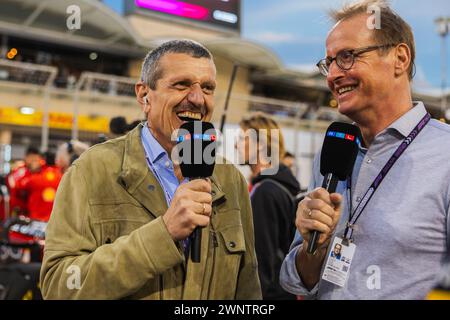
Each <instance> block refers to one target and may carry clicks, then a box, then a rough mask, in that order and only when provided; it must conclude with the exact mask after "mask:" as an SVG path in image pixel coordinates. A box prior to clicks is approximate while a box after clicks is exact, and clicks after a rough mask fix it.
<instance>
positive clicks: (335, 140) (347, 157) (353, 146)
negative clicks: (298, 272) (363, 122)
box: [307, 122, 361, 254]
mask: <svg viewBox="0 0 450 320" xmlns="http://www.w3.org/2000/svg"><path fill="white" fill-rule="evenodd" d="M360 144H361V131H360V130H359V128H358V127H357V126H355V125H352V124H348V123H342V122H334V123H332V124H331V125H330V127H329V128H328V130H327V133H326V135H325V140H324V142H323V147H322V153H321V157H320V173H321V174H322V175H323V176H324V179H323V183H322V188H324V189H326V190H327V191H328V192H329V193H334V192H335V191H336V187H337V184H338V182H339V181H344V180H346V179H347V178H348V177H349V176H351V174H352V171H353V166H354V164H355V160H356V156H357V155H358V146H359V145H360ZM319 237H320V232H319V231H312V232H311V237H310V241H309V243H308V248H307V249H308V250H307V252H308V253H309V254H314V253H315V252H316V250H317V242H318V240H319Z"/></svg>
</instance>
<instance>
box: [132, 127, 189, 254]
mask: <svg viewBox="0 0 450 320" xmlns="http://www.w3.org/2000/svg"><path fill="white" fill-rule="evenodd" d="M141 140H142V145H143V146H144V150H145V156H146V158H147V164H148V166H149V168H150V170H151V171H152V172H153V174H154V175H155V177H156V179H157V180H158V181H159V184H160V185H161V188H162V189H163V191H164V195H165V197H166V201H167V206H168V207H169V206H170V204H171V203H172V199H173V196H174V195H175V191H176V190H177V188H178V186H179V185H180V182H179V181H178V178H177V177H176V175H175V171H174V168H173V162H172V160H170V158H169V155H168V154H167V152H166V150H164V149H163V147H162V146H161V145H160V144H159V142H158V141H157V140H156V139H155V137H153V135H152V133H151V132H150V129H149V128H148V125H147V122H146V123H145V124H144V127H143V128H142V133H141ZM187 181H188V180H187V179H184V180H183V181H182V183H184V182H187ZM188 244H189V238H187V239H186V240H185V241H183V245H184V247H185V250H187V246H188Z"/></svg>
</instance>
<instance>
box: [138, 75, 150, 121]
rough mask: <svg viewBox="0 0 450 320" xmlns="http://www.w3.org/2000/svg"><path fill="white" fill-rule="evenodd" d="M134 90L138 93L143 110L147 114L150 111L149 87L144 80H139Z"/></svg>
mask: <svg viewBox="0 0 450 320" xmlns="http://www.w3.org/2000/svg"><path fill="white" fill-rule="evenodd" d="M134 91H135V93H136V100H137V102H138V103H139V104H140V105H141V110H142V111H143V112H144V113H145V114H147V113H149V111H150V103H149V101H148V97H147V95H148V88H147V86H146V85H145V84H144V83H143V82H142V81H139V82H138V83H136V85H135V86H134Z"/></svg>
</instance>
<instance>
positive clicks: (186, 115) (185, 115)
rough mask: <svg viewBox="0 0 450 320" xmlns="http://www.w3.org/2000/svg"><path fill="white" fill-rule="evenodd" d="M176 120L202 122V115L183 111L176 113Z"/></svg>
mask: <svg viewBox="0 0 450 320" xmlns="http://www.w3.org/2000/svg"><path fill="white" fill-rule="evenodd" d="M177 116H178V118H179V119H180V120H181V121H200V120H202V114H201V113H200V112H192V111H183V112H179V113H177Z"/></svg>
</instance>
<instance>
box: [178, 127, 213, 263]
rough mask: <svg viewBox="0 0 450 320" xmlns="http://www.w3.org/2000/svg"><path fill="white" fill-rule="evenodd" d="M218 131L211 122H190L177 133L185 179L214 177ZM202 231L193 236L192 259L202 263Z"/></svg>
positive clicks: (198, 229) (181, 166) (180, 163)
mask: <svg viewBox="0 0 450 320" xmlns="http://www.w3.org/2000/svg"><path fill="white" fill-rule="evenodd" d="M216 137H217V135H216V131H215V129H214V126H213V125H212V124H211V123H209V122H202V121H190V122H185V123H183V124H182V125H181V127H180V129H179V130H178V133H177V149H178V153H179V154H178V156H179V157H180V159H178V162H179V165H180V169H181V173H182V174H183V177H185V178H189V180H194V179H205V178H207V177H210V176H212V173H213V171H214V165H215V160H216V159H215V156H216V154H215V153H216ZM201 235H202V233H201V229H200V228H199V227H197V228H195V230H194V232H193V233H192V235H191V245H190V250H191V259H192V261H193V262H196V263H198V262H200V253H201V246H200V245H201V240H202V239H201Z"/></svg>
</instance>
